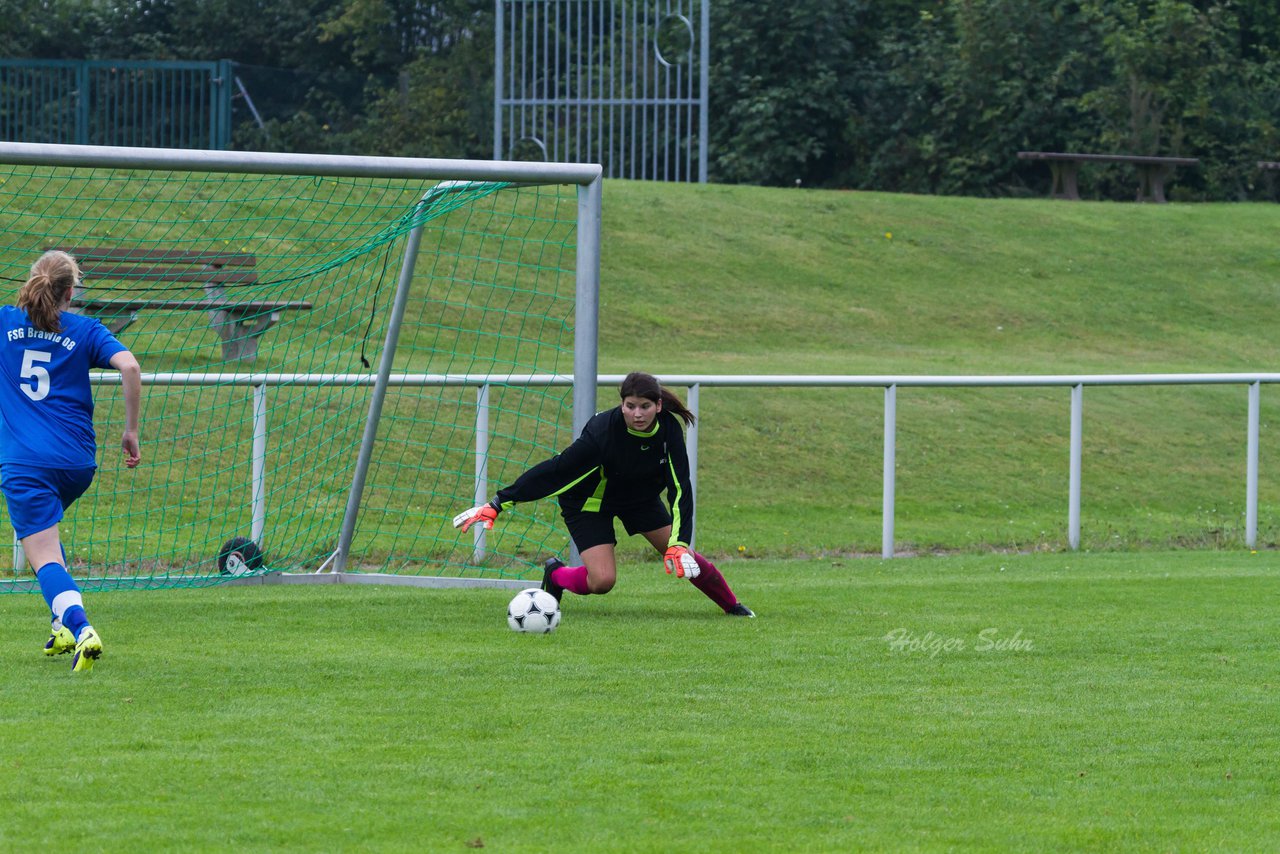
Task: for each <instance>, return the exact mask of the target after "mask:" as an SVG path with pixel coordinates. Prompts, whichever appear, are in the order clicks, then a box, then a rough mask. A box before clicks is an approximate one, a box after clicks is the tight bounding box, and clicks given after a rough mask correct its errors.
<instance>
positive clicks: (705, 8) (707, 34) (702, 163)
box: [698, 0, 711, 184]
mask: <svg viewBox="0 0 1280 854" xmlns="http://www.w3.org/2000/svg"><path fill="white" fill-rule="evenodd" d="M700 23H701V26H702V34H701V38H700V39H699V40H698V41H699V45H698V64H699V66H700V68H699V71H700V74H701V80H700V81H699V87H698V100H699V101H701V103H700V104H699V105H698V183H699V184H705V183H707V135H708V134H709V133H710V130H709V127H710V120H709V118H708V116H707V108H708V106H709V105H710V103H711V71H710V68H711V0H702V20H701V22H700Z"/></svg>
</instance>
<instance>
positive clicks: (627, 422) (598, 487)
mask: <svg viewBox="0 0 1280 854" xmlns="http://www.w3.org/2000/svg"><path fill="white" fill-rule="evenodd" d="M619 396H620V397H621V398H622V403H621V405H620V406H617V407H614V408H613V409H610V410H607V411H605V412H600V413H597V414H596V415H594V416H593V417H592V418H591V420H590V421H588V422H587V424H586V426H585V427H583V428H582V434H581V435H580V436H579V437H578V439H577V440H576V441H575V442H574V443H573V444H571V445H570V446H569V447H568V448H565V449H564V451H562V452H561V453H559V454H557V455H556V456H554V457H552V458H551V459H549V460H546V461H544V462H541V463H538V464H537V465H536V466H534V467H533V468H531V469H529V470H528V471H527V472H525V473H524V474H522V475H520V477H518V478H516V481H515V483H513V484H511V485H510V486H507V487H504V488H503V489H499V490H498V493H497V495H496V496H495V497H494V499H493V500H492V501H490V502H489V503H488V504H482V505H480V506H479V507H473V508H471V509H470V510H467V511H466V512H464V513H459V514H458V515H457V516H456V517H454V520H453V525H454V527H455V528H461V529H462V530H463V531H466V530H467V529H468V528H470V527H471V526H472V525H474V524H476V523H477V522H479V523H480V524H482V525H484V527H486V528H492V527H493V522H494V520H495V519H497V518H498V514H499V513H500V512H502V511H503V510H509V509H510V508H511V507H512V506H514V505H515V504H517V503H519V502H524V501H536V500H538V499H539V498H546V497H548V496H551V495H554V496H556V497H557V498H558V500H559V502H560V512H561V515H563V516H564V521H565V525H566V527H568V529H569V536H571V537H572V538H573V542H574V545H576V546H577V547H578V553H579V554H580V555H582V564H583V565H582V566H565V565H564V564H563V563H561V562H560V561H559V560H557V559H555V558H552V559H551V560H548V561H547V562H546V571H545V573H544V574H543V580H542V589H544V590H546V591H547V592H549V593H550V594H551V595H553V596H555V597H556V599H557V600H559V599H560V596H561V594H562V593H563V592H564V591H565V590H569V591H572V592H573V593H577V594H579V595H583V596H585V595H587V594H591V593H608V592H609V591H610V590H612V589H613V585H614V583H615V582H616V581H617V577H618V569H617V563H616V560H615V557H614V547H615V546H616V545H617V543H618V540H617V537H616V536H615V534H614V529H613V522H614V519H618V520H620V521H621V522H622V526H623V527H624V528H625V529H626V531H627V533H628V534H640V535H641V536H643V537H644V538H645V539H646V540H648V541H649V543H650V544H651V545H652V546H653V547H654V548H655V549H657V551H658V553H659V554H661V555H662V556H663V562H664V563H665V564H666V568H667V573H668V574H670V573H675V574H676V575H677V576H678V577H680V578H688V579H689V580H690V581H691V582H693V586H694V587H696V588H698V589H699V590H701V591H702V592H703V593H704V594H706V596H707V597H708V598H710V599H711V601H713V602H715V603H716V604H717V605H719V606H720V608H721V609H723V610H724V612H725V613H726V614H730V615H733V616H738V617H754V616H755V614H753V613H752V612H751V609H750V608H748V607H747V606H746V605H743V604H742V603H740V602H739V601H738V598H737V597H736V596H734V594H733V591H732V590H730V589H729V584H728V582H726V581H725V579H724V576H723V575H721V574H720V570H718V569H716V567H715V565H714V564H712V563H711V561H709V560H707V559H706V558H705V557H703V556H702V555H700V554H698V553H697V552H694V551H691V550H690V548H689V543H690V542H692V541H693V489H692V487H691V485H690V483H689V456H688V453H687V451H686V449H685V443H684V429H683V427H684V425H685V424H692V423H693V418H694V417H693V413H692V412H690V411H689V410H688V409H687V408H686V407H685V405H684V402H683V401H681V400H680V398H679V397H677V396H676V395H675V394H673V393H672V392H671V391H669V390H667V389H665V388H663V387H662V385H661V384H660V383H659V382H658V380H657V379H656V378H654V377H652V376H650V375H649V374H645V373H640V372H636V373H631V374H628V375H627V376H626V378H625V379H623V381H622V386H621V388H620V389H619ZM681 422H683V424H682V423H681ZM664 492H665V493H666V499H667V505H664V504H663V502H662V496H663V493H664ZM668 506H669V507H670V509H668Z"/></svg>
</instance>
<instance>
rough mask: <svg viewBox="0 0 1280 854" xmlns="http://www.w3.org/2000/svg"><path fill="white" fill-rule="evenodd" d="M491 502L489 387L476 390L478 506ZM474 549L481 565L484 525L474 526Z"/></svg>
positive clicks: (475, 556) (483, 551)
mask: <svg viewBox="0 0 1280 854" xmlns="http://www.w3.org/2000/svg"><path fill="white" fill-rule="evenodd" d="M488 500H489V386H488V385H487V384H486V385H482V386H480V388H479V389H477V390H476V492H475V501H476V506H477V507H479V506H480V505H481V504H484V503H485V502H486V501H488ZM472 530H473V531H474V540H473V542H474V544H475V545H474V547H473V548H472V551H471V562H472V563H476V564H478V563H481V562H483V561H484V556H485V536H484V535H485V529H484V525H473V526H472Z"/></svg>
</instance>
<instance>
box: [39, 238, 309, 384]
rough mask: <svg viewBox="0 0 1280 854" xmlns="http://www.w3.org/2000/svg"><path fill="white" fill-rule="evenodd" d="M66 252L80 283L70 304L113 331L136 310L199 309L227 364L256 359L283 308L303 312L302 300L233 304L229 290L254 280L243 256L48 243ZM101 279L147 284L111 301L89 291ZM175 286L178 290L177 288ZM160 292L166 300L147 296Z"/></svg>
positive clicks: (248, 260)
mask: <svg viewBox="0 0 1280 854" xmlns="http://www.w3.org/2000/svg"><path fill="white" fill-rule="evenodd" d="M49 248H51V249H62V250H63V251H65V252H69V253H71V255H73V256H74V257H75V259H76V261H77V262H78V263H79V264H80V271H81V272H82V273H83V274H84V278H85V285H84V287H83V289H81V290H78V291H77V293H76V294H75V295H74V296H73V297H72V300H71V307H72V308H73V309H78V310H80V311H82V312H83V313H84V314H87V315H90V316H93V317H97V318H98V319H99V320H101V321H102V323H103V325H104V326H106V327H107V328H108V329H110V330H111V331H112V332H113V333H116V334H119V333H120V332H122V331H123V330H124V329H126V328H127V327H128V326H130V325H131V324H132V323H133V322H134V321H136V320H137V319H138V313H139V312H142V311H204V312H208V314H209V325H210V326H211V327H212V328H213V329H214V331H216V332H217V333H218V336H219V337H220V338H221V339H222V355H223V358H224V359H226V360H227V361H243V362H252V361H254V360H255V359H256V358H257V356H258V340H259V339H260V338H261V337H262V334H263V333H264V332H266V331H267V330H268V329H270V328H271V327H272V326H274V325H275V324H276V323H277V322H278V321H279V320H280V317H281V312H284V311H291V310H296V311H306V310H309V309H310V308H311V303H309V302H306V301H304V300H261V299H238V298H236V297H235V296H232V295H230V294H228V292H227V287H228V286H235V285H253V284H256V283H257V282H258V275H257V272H256V271H255V269H254V265H255V259H254V256H253V255H252V254H249V253H244V252H219V251H192V250H181V249H155V248H150V247H145V246H65V247H64V246H52V247H49ZM102 282H134V283H138V282H141V283H149V285H150V286H149V287H148V285H147V284H143V285H140V286H139V287H138V291H137V292H136V293H132V294H128V295H126V296H115V295H114V294H115V293H117V291H116V290H114V289H113V290H111V291H108V292H107V293H108V294H110V295H106V296H103V295H99V294H95V293H93V291H94V286H95V285H100V284H101V283H102ZM183 284H188V285H190V286H191V287H198V288H200V291H199V293H200V296H199V297H196V296H194V295H193V296H180V297H177V298H175V297H172V296H168V295H167V294H169V293H173V292H175V291H176V292H180V291H181V285H183ZM175 285H178V286H179V287H178V288H176V289H175V287H174V286H175ZM157 290H160V291H162V292H163V293H165V294H166V295H164V296H155V295H153V294H152V293H148V292H149V291H150V292H154V291H157Z"/></svg>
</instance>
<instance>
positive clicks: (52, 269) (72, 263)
mask: <svg viewBox="0 0 1280 854" xmlns="http://www.w3.org/2000/svg"><path fill="white" fill-rule="evenodd" d="M79 280H80V265H79V264H77V263H76V259H74V258H72V257H71V256H70V255H68V254H67V253H66V252H62V251H59V250H57V249H50V250H49V251H48V252H46V253H44V254H43V255H41V256H40V257H39V258H37V259H36V262H35V263H34V264H32V265H31V275H30V276H29V277H28V278H27V282H26V284H24V285H23V286H22V287H21V288H19V289H18V308H20V309H22V310H23V311H25V312H26V313H27V319H29V320H30V321H31V325H32V326H34V327H35V328H36V329H39V330H40V331H41V332H61V331H62V309H63V308H64V307H65V306H66V304H67V301H68V300H69V299H70V298H71V290H72V289H73V288H74V287H75V285H76V282H78V281H79Z"/></svg>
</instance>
